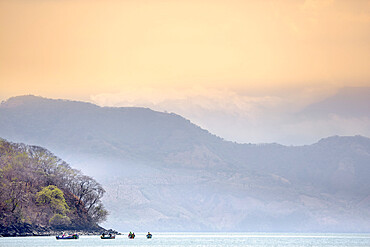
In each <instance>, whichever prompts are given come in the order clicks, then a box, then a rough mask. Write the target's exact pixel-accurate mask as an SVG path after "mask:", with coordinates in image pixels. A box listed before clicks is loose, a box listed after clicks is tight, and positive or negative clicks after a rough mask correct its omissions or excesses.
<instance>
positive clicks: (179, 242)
mask: <svg viewBox="0 0 370 247" xmlns="http://www.w3.org/2000/svg"><path fill="white" fill-rule="evenodd" d="M135 234H136V238H135V239H128V238H127V236H126V235H125V236H123V235H121V236H117V237H116V239H109V240H102V239H100V237H99V236H80V239H77V240H56V239H55V237H16V238H0V246H1V247H33V246H34V247H42V246H68V247H70V246H76V247H77V246H78V247H105V246H143V247H159V246H172V247H177V246H179V247H180V246H190V247H200V246H215V247H221V246H222V247H224V246H246V247H248V246H250V247H252V246H253V247H267V246H274V247H280V246H284V247H290V246H295V247H314V246H317V247H328V246H335V247H344V246H346V247H360V246H361V247H365V246H366V247H369V246H370V234H321V233H320V234H313V233H311V234H309V233H305V234H301V233H300V234H296V233H294V234H290V233H284V234H283V233H275V234H274V233H154V232H153V233H152V234H153V238H152V239H146V237H145V233H135Z"/></svg>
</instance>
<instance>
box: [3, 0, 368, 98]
mask: <svg viewBox="0 0 370 247" xmlns="http://www.w3.org/2000/svg"><path fill="white" fill-rule="evenodd" d="M320 85H326V86H329V87H330V86H333V87H341V86H346V85H351V86H370V1H362V0H356V1H348V0H343V1H336V0H318V1H315V0H310V1H303V0H302V1H299V0H292V1H289V0H282V1H268V0H266V1H260V0H256V1H232V0H228V1H201V0H195V1H192V0H184V1H175V0H174V1H157V0H148V1H138V0H132V1H128V0H126V1H124V0H122V1H118V0H117V1H114V0H101V1H94V0H57V1H55V0H0V99H6V98H8V97H10V96H15V95H21V94H35V95H41V96H45V97H51V98H67V99H68V98H69V99H89V98H90V97H91V95H97V94H102V93H108V94H109V93H113V94H114V93H119V92H122V91H125V90H126V89H130V90H131V91H133V92H135V90H132V88H155V90H157V91H158V90H161V89H162V88H163V92H164V94H165V93H166V92H173V91H176V92H178V93H179V94H181V92H182V91H187V92H188V91H189V90H192V88H199V87H200V88H203V89H204V90H207V89H215V90H218V89H221V90H225V89H226V90H234V91H239V90H240V91H250V92H259V93H261V92H262V93H263V92H268V91H269V90H270V91H271V90H276V89H285V88H286V89H289V88H294V87H318V86H320ZM169 88H170V89H171V90H168V89H169ZM149 91H150V90H149ZM169 96H170V95H169ZM132 97H135V95H133V96H132ZM163 97H166V95H163Z"/></svg>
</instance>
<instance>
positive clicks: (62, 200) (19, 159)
mask: <svg viewBox="0 0 370 247" xmlns="http://www.w3.org/2000/svg"><path fill="white" fill-rule="evenodd" d="M104 192H105V191H104V189H103V187H102V186H101V185H100V184H99V183H98V182H97V181H95V180H94V179H92V178H91V177H89V176H85V175H84V174H82V173H81V172H80V171H78V170H75V169H72V168H71V167H70V166H69V165H68V164H67V163H65V162H64V161H63V160H61V159H59V158H58V157H56V156H54V155H53V154H52V153H51V152H49V151H48V150H46V149H44V148H42V147H38V146H27V145H24V144H15V143H10V142H7V141H5V140H3V139H0V225H1V226H2V229H0V230H1V231H2V234H3V235H4V232H5V235H6V232H7V230H6V229H7V228H12V226H14V225H21V224H22V223H24V224H31V225H33V226H35V227H42V228H43V229H52V230H91V229H99V228H100V227H99V226H98V223H100V222H102V221H104V220H105V219H106V216H107V211H106V210H105V209H104V206H103V205H102V203H101V198H102V196H103V194H104Z"/></svg>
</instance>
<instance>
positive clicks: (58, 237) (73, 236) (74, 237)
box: [56, 234, 78, 239]
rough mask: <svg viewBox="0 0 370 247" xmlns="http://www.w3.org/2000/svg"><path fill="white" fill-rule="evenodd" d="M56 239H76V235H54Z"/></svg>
mask: <svg viewBox="0 0 370 247" xmlns="http://www.w3.org/2000/svg"><path fill="white" fill-rule="evenodd" d="M56 239H78V235H77V234H72V235H68V236H65V235H62V236H56Z"/></svg>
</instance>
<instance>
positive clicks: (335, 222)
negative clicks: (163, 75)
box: [0, 96, 370, 231]
mask: <svg viewBox="0 0 370 247" xmlns="http://www.w3.org/2000/svg"><path fill="white" fill-rule="evenodd" d="M277 131H278V130H277ZM0 136H1V137H3V138H7V139H9V140H12V141H17V142H25V143H29V144H36V145H41V146H45V147H47V148H49V149H50V150H52V151H53V152H54V153H56V154H57V155H58V156H60V157H63V159H65V160H67V161H68V162H69V163H72V164H73V165H75V166H77V167H78V168H80V169H82V170H83V171H84V172H86V173H88V174H89V175H93V176H95V177H96V178H97V179H98V180H99V181H101V182H102V184H103V186H104V188H105V189H106V191H107V193H106V196H105V197H104V203H105V205H106V206H107V209H108V210H109V211H110V213H111V215H110V217H109V218H108V221H107V223H106V224H107V225H108V226H109V227H111V226H113V227H115V228H116V229H118V230H120V231H129V230H135V231H148V230H149V231H369V230H370V223H369V222H370V181H369V179H368V175H369V174H370V139H368V138H365V137H361V136H354V137H338V136H336V137H330V138H326V139H323V140H321V141H319V142H318V143H315V144H313V145H307V146H297V147H288V146H282V145H279V144H264V145H254V144H237V143H232V142H227V141H224V140H222V139H221V138H219V137H216V136H214V135H212V134H210V133H208V132H207V131H206V130H203V129H201V128H199V127H198V126H196V125H194V124H192V123H191V122H190V121H188V120H186V119H184V118H182V117H181V116H178V115H176V114H168V113H161V112H155V111H152V110H150V109H145V108H109V107H98V106H96V105H93V104H89V103H82V102H73V101H65V100H51V99H45V98H40V97H35V96H22V97H15V98H11V99H9V100H7V101H6V102H3V103H2V104H1V106H0Z"/></svg>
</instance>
